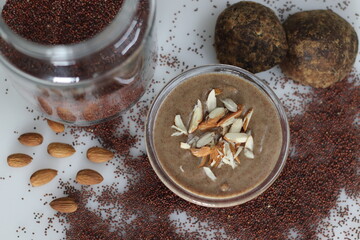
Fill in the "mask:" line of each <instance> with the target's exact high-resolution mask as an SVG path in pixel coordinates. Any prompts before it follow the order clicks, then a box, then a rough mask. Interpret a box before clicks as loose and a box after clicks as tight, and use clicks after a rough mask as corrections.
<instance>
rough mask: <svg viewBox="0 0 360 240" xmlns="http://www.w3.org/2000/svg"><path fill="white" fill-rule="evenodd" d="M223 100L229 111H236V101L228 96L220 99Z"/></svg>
mask: <svg viewBox="0 0 360 240" xmlns="http://www.w3.org/2000/svg"><path fill="white" fill-rule="evenodd" d="M221 101H222V102H223V104H224V105H225V107H226V108H227V109H228V110H229V111H230V112H236V111H237V110H238V106H237V105H236V103H235V102H234V101H233V100H231V99H230V98H226V99H224V100H221Z"/></svg>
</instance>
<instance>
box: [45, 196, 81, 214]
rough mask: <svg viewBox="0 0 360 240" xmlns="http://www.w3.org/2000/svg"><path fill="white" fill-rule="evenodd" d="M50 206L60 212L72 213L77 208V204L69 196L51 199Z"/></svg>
mask: <svg viewBox="0 0 360 240" xmlns="http://www.w3.org/2000/svg"><path fill="white" fill-rule="evenodd" d="M50 207H52V209H54V210H56V211H58V212H61V213H72V212H75V211H76V210H77V209H78V204H77V203H76V201H75V199H73V198H71V197H63V198H58V199H55V200H53V201H52V202H51V203H50Z"/></svg>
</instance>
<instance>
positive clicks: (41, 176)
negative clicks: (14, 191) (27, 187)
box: [30, 169, 57, 187]
mask: <svg viewBox="0 0 360 240" xmlns="http://www.w3.org/2000/svg"><path fill="white" fill-rule="evenodd" d="M56 175H57V171H56V170H54V169H41V170H38V171H36V172H34V173H33V174H32V175H31V177H30V183H31V185H32V186H33V187H39V186H42V185H44V184H47V183H48V182H50V181H51V180H53V179H54V177H56Z"/></svg>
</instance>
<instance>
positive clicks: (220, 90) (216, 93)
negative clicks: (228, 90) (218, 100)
mask: <svg viewBox="0 0 360 240" xmlns="http://www.w3.org/2000/svg"><path fill="white" fill-rule="evenodd" d="M214 90H215V95H216V96H217V95H220V94H222V92H223V90H222V89H220V88H215V89H214Z"/></svg>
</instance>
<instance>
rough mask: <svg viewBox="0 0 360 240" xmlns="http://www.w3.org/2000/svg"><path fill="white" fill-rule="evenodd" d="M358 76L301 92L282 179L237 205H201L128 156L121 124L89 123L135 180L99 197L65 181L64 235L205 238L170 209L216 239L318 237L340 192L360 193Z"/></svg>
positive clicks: (123, 170) (143, 158) (143, 161)
mask: <svg viewBox="0 0 360 240" xmlns="http://www.w3.org/2000/svg"><path fill="white" fill-rule="evenodd" d="M359 81H360V79H359V74H356V75H353V76H352V77H349V79H347V80H343V81H341V82H338V83H336V84H335V85H334V86H333V87H330V88H328V89H314V90H313V91H312V92H310V93H308V94H305V95H304V94H302V96H303V101H309V99H311V101H310V103H309V104H307V105H306V107H305V109H304V112H303V113H302V114H298V115H295V116H294V117H291V119H290V128H291V136H292V141H291V149H292V150H291V154H290V156H289V158H288V160H287V165H286V166H285V168H284V171H283V172H282V174H281V176H280V177H279V178H278V179H277V181H276V182H275V183H274V184H273V185H272V186H271V187H270V188H269V189H268V190H267V191H266V192H265V193H264V194H262V195H261V196H259V197H258V198H256V199H254V200H252V201H250V202H248V203H245V204H243V205H240V206H237V207H232V208H223V209H211V208H204V207H199V206H197V205H194V204H191V203H188V202H186V201H184V200H182V199H181V198H179V197H178V196H176V195H175V194H173V193H172V192H170V191H169V190H168V189H167V188H166V187H165V186H164V185H163V184H162V183H161V182H160V180H159V179H158V178H157V176H156V174H155V173H154V172H153V170H152V168H151V166H150V164H149V161H148V159H147V157H146V156H145V155H144V156H140V157H131V156H130V154H129V151H128V149H129V147H131V146H133V144H134V140H133V138H131V137H129V136H128V137H126V138H116V137H114V136H115V135H116V134H117V131H115V130H114V129H116V126H119V124H117V123H116V121H113V122H111V123H110V124H102V125H98V126H95V127H94V128H93V129H91V128H87V129H86V131H88V132H91V133H93V134H94V136H95V137H98V138H99V140H101V142H102V143H103V144H104V146H105V147H112V148H113V149H116V152H117V154H119V155H121V156H123V164H124V165H125V168H120V167H117V170H116V171H115V173H116V174H117V175H118V176H121V175H123V174H131V177H129V178H128V179H127V180H128V181H129V182H128V183H129V185H128V187H127V189H126V190H127V191H125V192H119V191H118V186H117V183H114V184H112V185H111V186H103V187H102V188H101V194H96V193H95V192H93V191H92V190H89V189H86V188H82V189H81V190H75V189H74V188H73V187H71V185H70V184H69V183H63V184H62V187H63V189H65V192H64V193H65V194H69V195H70V196H76V197H75V198H76V199H78V202H79V203H80V205H79V210H78V211H77V212H76V213H74V214H71V215H64V214H57V216H58V217H59V218H60V220H61V221H62V222H64V223H65V222H66V223H68V224H69V227H68V229H67V231H66V239H77V240H81V239H190V238H191V239H206V238H207V236H206V233H204V232H201V233H200V232H199V231H198V232H196V231H193V232H191V231H182V233H181V234H179V233H178V232H179V231H180V230H179V227H178V224H179V223H178V222H172V221H170V220H169V215H170V214H172V213H178V212H186V213H187V215H188V216H190V217H193V218H195V219H197V220H198V221H209V225H208V226H204V225H202V226H200V225H198V224H196V223H193V224H192V226H196V227H197V228H198V230H202V231H206V230H207V231H213V230H215V232H218V234H217V235H216V234H215V236H213V237H214V238H217V239H221V238H222V236H221V234H220V232H219V230H220V229H223V230H224V231H225V234H226V235H227V237H228V239H237V238H240V239H287V236H288V234H289V231H290V230H291V229H295V231H296V232H297V233H298V234H299V236H300V237H301V238H302V239H316V236H317V234H319V232H321V231H322V229H321V228H319V223H320V222H321V221H322V220H323V219H324V218H326V217H328V216H329V214H330V210H331V209H333V208H334V207H335V206H336V204H337V199H338V197H339V193H340V190H341V189H345V191H346V193H347V194H348V195H349V196H350V197H354V198H357V197H359V194H360V176H359V174H358V173H357V169H359V167H360V166H359V161H358V158H359V155H360V154H359V149H358V147H357V146H359V144H360V131H359V127H358V124H355V121H358V120H359V119H358V112H359V106H360V88H359ZM283 101H286V100H283ZM83 130H84V129H83ZM113 134H114V136H113ZM90 199H93V200H95V201H96V202H97V203H98V204H99V207H97V209H96V210H90V209H89V208H87V207H85V205H86V203H87V202H88V201H90ZM93 200H91V201H93ZM338 214H340V213H338ZM100 216H102V217H100ZM339 216H340V215H339ZM188 220H190V219H188Z"/></svg>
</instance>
